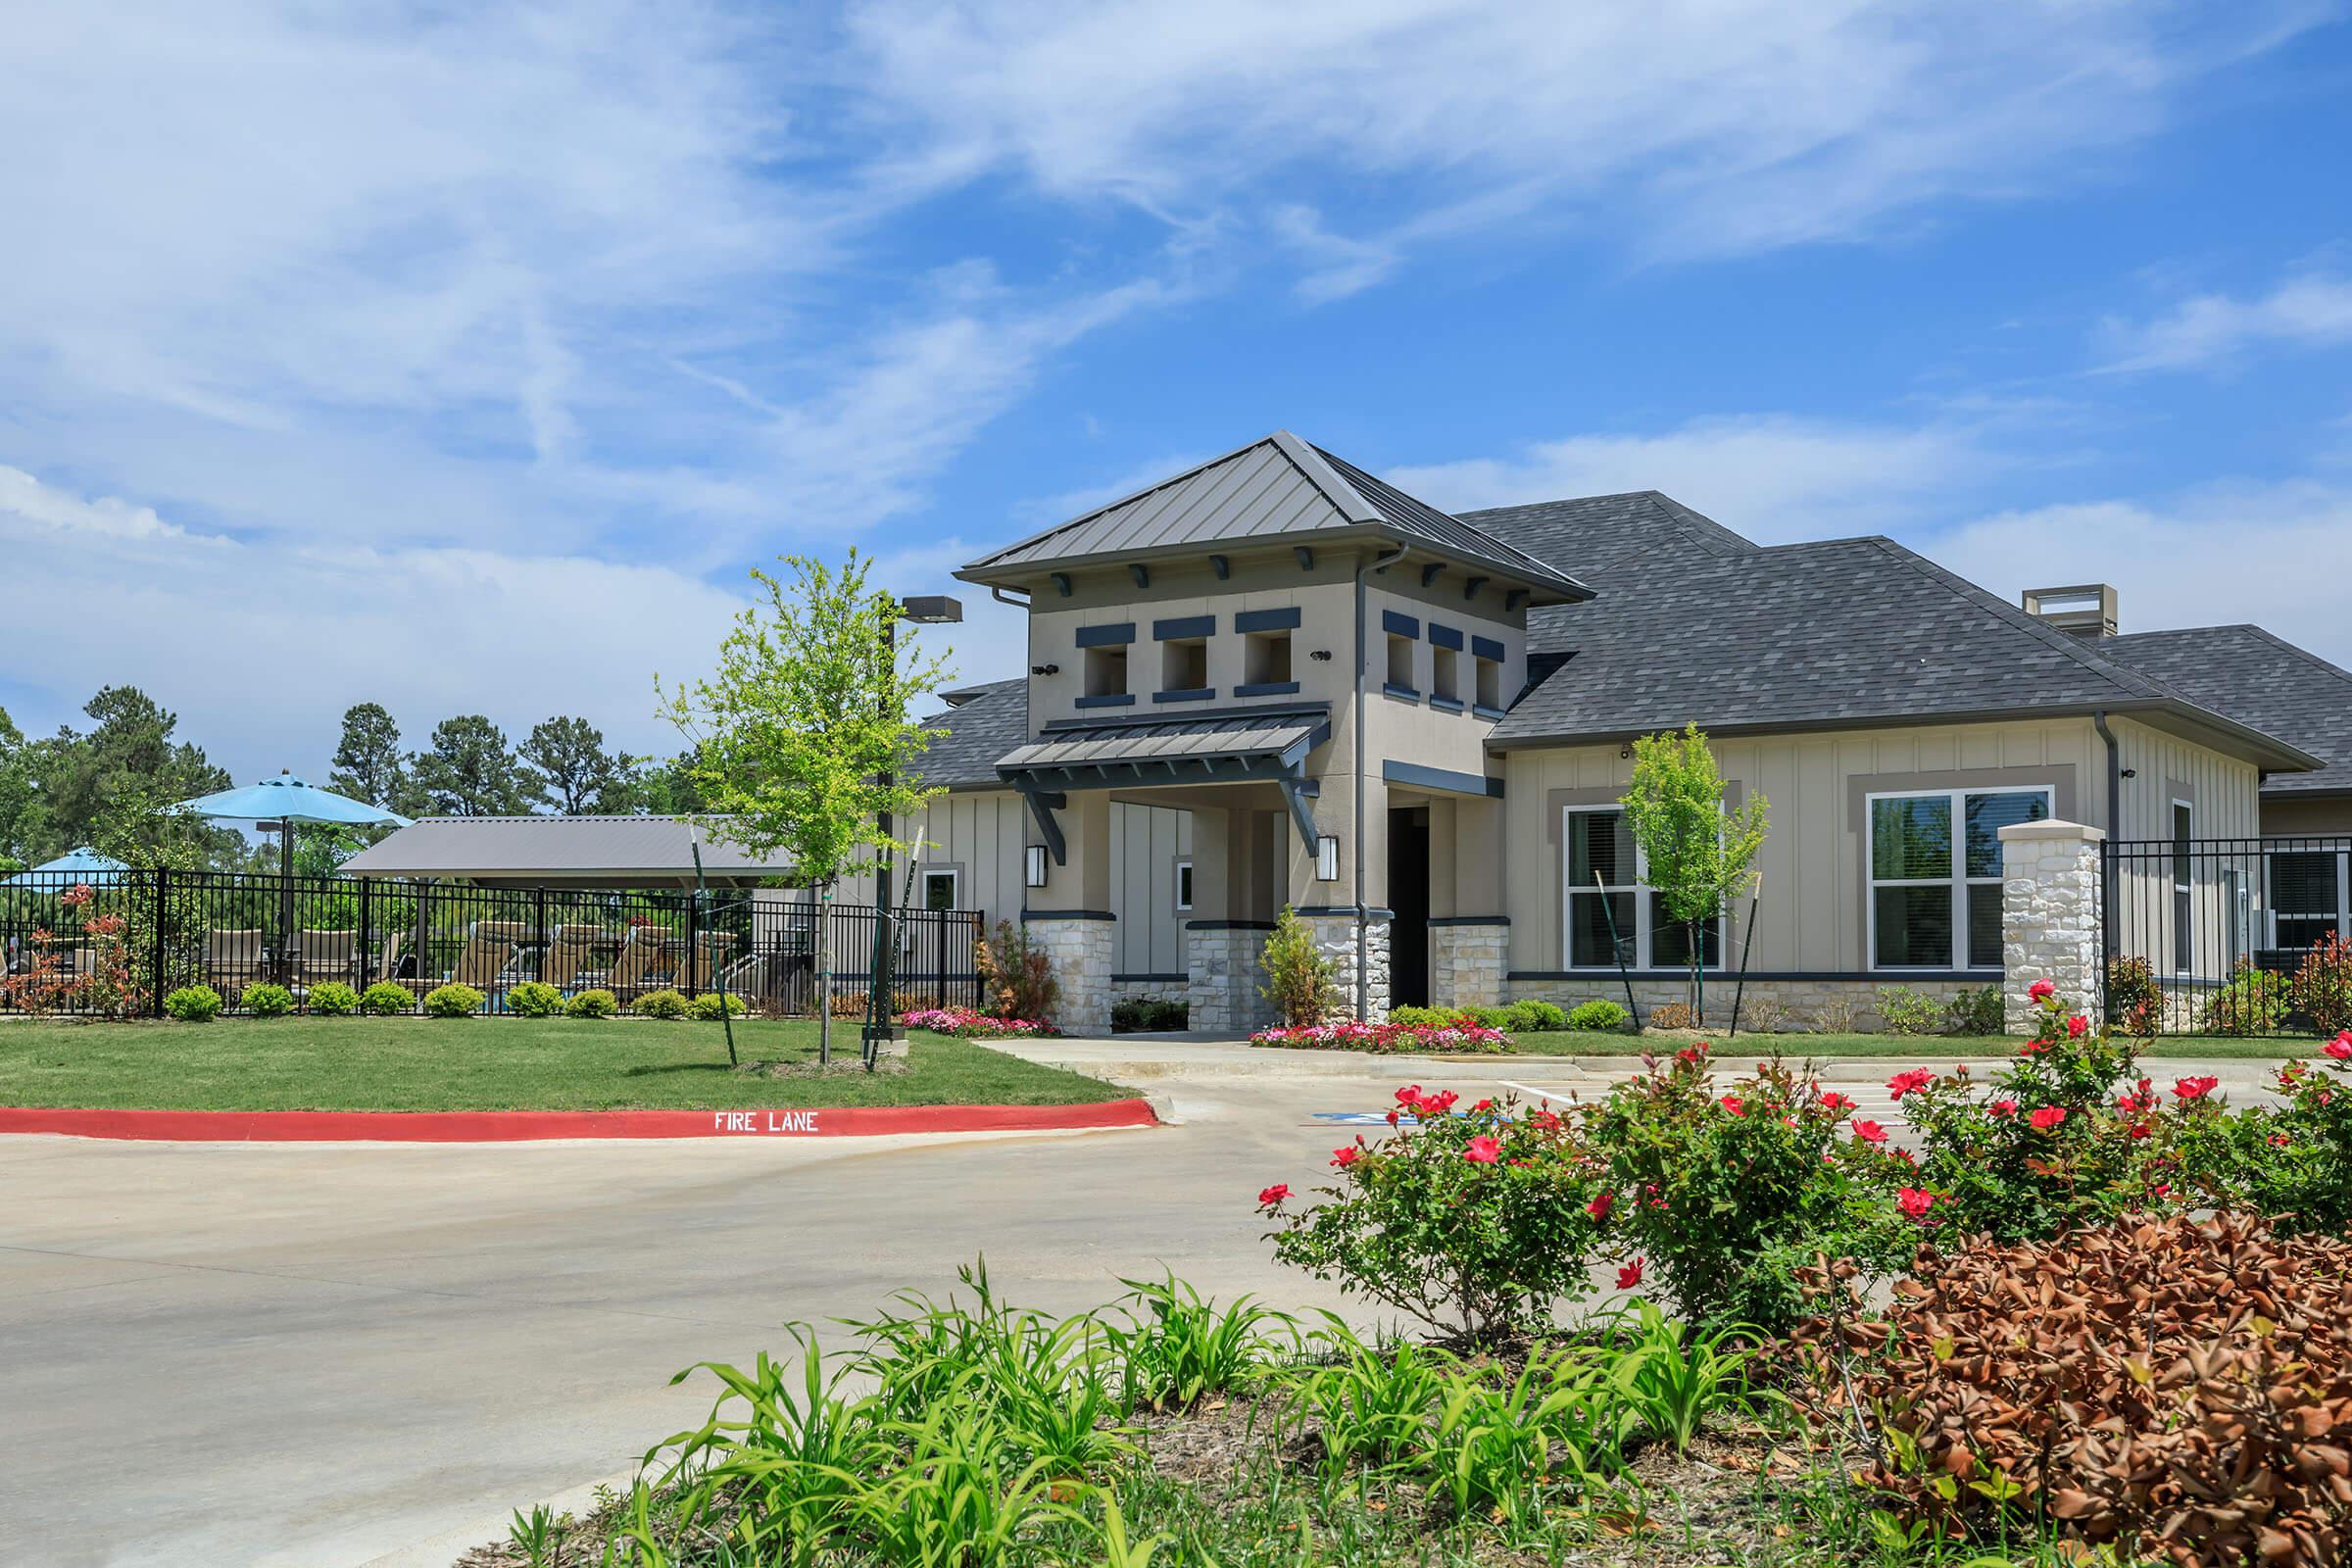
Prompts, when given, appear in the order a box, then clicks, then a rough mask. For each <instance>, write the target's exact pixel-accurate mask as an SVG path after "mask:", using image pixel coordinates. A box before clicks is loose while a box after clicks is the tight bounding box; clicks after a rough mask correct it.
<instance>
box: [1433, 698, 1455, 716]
mask: <svg viewBox="0 0 2352 1568" xmlns="http://www.w3.org/2000/svg"><path fill="white" fill-rule="evenodd" d="M1429 706H1430V707H1432V708H1434V709H1436V710H1438V711H1440V712H1442V713H1458V712H1460V711H1462V700H1461V699H1460V698H1458V697H1436V696H1433V697H1431V698H1430V700H1429Z"/></svg>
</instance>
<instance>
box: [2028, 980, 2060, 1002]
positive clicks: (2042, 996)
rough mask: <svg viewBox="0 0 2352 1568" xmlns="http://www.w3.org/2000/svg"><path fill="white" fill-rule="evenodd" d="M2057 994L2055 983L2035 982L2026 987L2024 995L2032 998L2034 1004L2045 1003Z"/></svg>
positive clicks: (2049, 981)
mask: <svg viewBox="0 0 2352 1568" xmlns="http://www.w3.org/2000/svg"><path fill="white" fill-rule="evenodd" d="M2057 994H2058V985H2057V982H2055V981H2052V980H2036V981H2034V983H2033V984H2032V985H2030V986H2028V987H2026V995H2027V996H2029V997H2031V998H2033V999H2034V1001H2035V1002H2047V1001H2049V1000H2050V999H2051V998H2052V997H2054V996H2056V995H2057Z"/></svg>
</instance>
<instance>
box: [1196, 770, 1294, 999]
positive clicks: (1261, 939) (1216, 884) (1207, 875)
mask: <svg viewBox="0 0 2352 1568" xmlns="http://www.w3.org/2000/svg"><path fill="white" fill-rule="evenodd" d="M1249 827H1250V824H1249V821H1248V819H1247V818H1246V817H1242V816H1238V815H1237V814H1236V813H1235V812H1233V811H1230V810H1217V809H1213V808H1206V807H1196V808H1194V809H1193V918H1192V919H1190V920H1187V921H1186V922H1185V924H1184V967H1185V1000H1186V1002H1187V1003H1188V1004H1189V1005H1190V1008H1191V1010H1190V1013H1189V1015H1188V1018H1187V1027H1189V1028H1192V1029H1197V1030H1201V1031H1205V1032H1208V1033H1213V1034H1233V1035H1240V1034H1247V1033H1248V1032H1250V1030H1252V1029H1254V1028H1256V1027H1258V1026H1259V1025H1260V1024H1263V1023H1265V1022H1267V1021H1269V1020H1270V1019H1271V1018H1272V1016H1273V1010H1272V1008H1270V1007H1269V1006H1267V1005H1266V1000H1265V998H1264V997H1263V996H1261V995H1260V994H1259V993H1258V985H1259V983H1260V982H1261V981H1262V980H1263V979H1264V978H1265V965H1264V963H1263V962H1262V961H1261V955H1262V954H1263V952H1264V950H1265V945H1266V933H1267V932H1269V931H1271V930H1272V929H1273V928H1274V924H1273V922H1272V921H1270V920H1257V919H1251V918H1249V915H1250V912H1251V911H1250V901H1249V899H1248V897H1247V889H1248V887H1249V885H1250V882H1249V877H1250V843H1249Z"/></svg>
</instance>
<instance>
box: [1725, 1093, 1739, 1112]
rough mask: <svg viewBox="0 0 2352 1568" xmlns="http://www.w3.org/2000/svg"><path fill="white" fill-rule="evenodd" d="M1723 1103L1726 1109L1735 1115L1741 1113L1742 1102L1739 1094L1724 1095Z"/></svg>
mask: <svg viewBox="0 0 2352 1568" xmlns="http://www.w3.org/2000/svg"><path fill="white" fill-rule="evenodd" d="M1722 1105H1723V1108H1724V1109H1726V1110H1728V1111H1730V1112H1731V1113H1732V1114H1733V1115H1735V1116H1737V1115H1740V1113H1741V1105H1742V1102H1741V1101H1740V1097H1739V1096H1738V1095H1726V1096H1724V1097H1723V1100H1722Z"/></svg>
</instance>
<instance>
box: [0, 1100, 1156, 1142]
mask: <svg viewBox="0 0 2352 1568" xmlns="http://www.w3.org/2000/svg"><path fill="white" fill-rule="evenodd" d="M1158 1119H1159V1118H1157V1117H1156V1116H1154V1115H1152V1105H1151V1103H1150V1102H1149V1101H1143V1100H1110V1101H1104V1102H1103V1103H1099V1104H1092V1105H843V1106H816V1107H813V1108H809V1109H791V1110H787V1109H784V1108H781V1107H772V1108H771V1107H761V1108H760V1109H755V1110H63V1109H48V1108H36V1107H28V1106H20V1105H0V1133H58V1134H62V1135H64V1136H66V1137H69V1138H130V1139H147V1140H154V1139H168V1140H176V1141H181V1142H187V1143H276V1144H321V1143H390V1144H511V1143H523V1142H530V1141H533V1140H539V1139H548V1138H874V1137H879V1136H881V1135H883V1134H886V1133H992V1132H1060V1131H1071V1130H1078V1129H1085V1128H1095V1127H1149V1126H1152V1125H1153V1124H1154V1123H1155V1122H1157V1120H1158Z"/></svg>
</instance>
